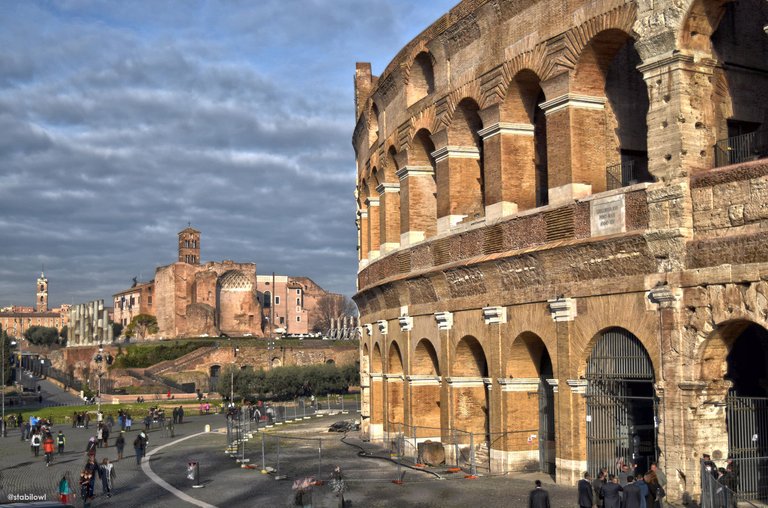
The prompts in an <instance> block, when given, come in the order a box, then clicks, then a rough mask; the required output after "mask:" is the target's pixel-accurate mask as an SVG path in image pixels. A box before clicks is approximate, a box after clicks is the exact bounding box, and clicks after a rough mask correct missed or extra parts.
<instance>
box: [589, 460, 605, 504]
mask: <svg viewBox="0 0 768 508" xmlns="http://www.w3.org/2000/svg"><path fill="white" fill-rule="evenodd" d="M603 485H605V468H602V469H600V472H599V473H597V478H595V479H594V480H592V492H593V499H594V500H595V506H597V508H602V506H603V498H602V493H601V490H602V488H603Z"/></svg>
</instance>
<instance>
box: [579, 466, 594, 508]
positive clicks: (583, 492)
mask: <svg viewBox="0 0 768 508" xmlns="http://www.w3.org/2000/svg"><path fill="white" fill-rule="evenodd" d="M591 479H592V475H590V474H589V472H586V473H584V478H582V479H581V480H579V506H580V507H581V508H592V505H593V504H594V494H593V493H592V482H591V481H590V480H591Z"/></svg>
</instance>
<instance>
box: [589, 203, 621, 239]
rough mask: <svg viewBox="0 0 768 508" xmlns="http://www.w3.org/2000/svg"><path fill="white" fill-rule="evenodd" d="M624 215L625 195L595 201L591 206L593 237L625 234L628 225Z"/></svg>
mask: <svg viewBox="0 0 768 508" xmlns="http://www.w3.org/2000/svg"><path fill="white" fill-rule="evenodd" d="M624 215H625V206H624V194H621V195H618V196H611V197H609V198H601V199H595V200H594V201H592V204H591V206H590V221H591V230H592V236H602V235H611V234H614V233H623V232H625V231H626V230H627V225H626V222H625V220H624Z"/></svg>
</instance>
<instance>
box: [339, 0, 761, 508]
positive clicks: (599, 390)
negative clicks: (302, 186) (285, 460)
mask: <svg viewBox="0 0 768 508" xmlns="http://www.w3.org/2000/svg"><path fill="white" fill-rule="evenodd" d="M766 32H768V3H766V2H765V1H764V0H739V1H737V2H725V1H721V0H655V1H650V0H637V1H636V2H632V1H624V0H593V1H584V0H573V1H570V2H562V1H560V0H465V1H463V2H461V3H459V4H458V5H456V7H454V8H453V9H452V10H451V11H450V12H448V13H446V14H445V15H443V16H442V17H441V18H440V19H438V20H437V21H436V22H435V23H433V24H432V25H431V26H429V27H427V28H426V29H425V30H424V31H423V32H422V33H421V34H419V35H418V36H417V37H416V38H415V39H413V40H412V41H411V42H409V43H408V44H407V45H406V46H405V47H404V48H402V49H401V50H400V51H399V52H398V53H397V55H396V56H395V57H394V59H393V60H392V61H391V63H389V65H388V66H387V67H386V68H385V69H384V71H383V72H382V73H381V75H379V76H374V75H373V74H372V72H371V66H370V64H366V63H358V64H357V68H356V76H355V102H356V115H357V123H356V127H355V131H354V135H353V145H354V148H355V152H356V158H357V168H358V174H357V191H356V197H357V222H358V231H359V236H358V240H359V244H358V245H359V271H358V281H357V282H358V293H357V295H356V296H355V300H356V302H357V304H358V306H359V308H360V313H361V323H363V340H362V341H361V350H360V355H361V371H362V372H361V374H362V376H361V377H362V385H363V393H364V405H363V421H362V423H363V431H364V433H365V434H366V435H367V436H368V437H369V438H370V439H371V440H374V441H383V442H392V441H394V440H396V439H397V438H401V439H402V441H401V442H403V443H404V444H405V448H406V450H416V449H417V447H418V444H419V443H421V442H423V441H427V440H430V441H432V442H439V443H442V445H443V448H444V453H445V455H446V461H447V462H449V463H454V464H456V463H461V461H462V460H463V459H465V458H466V454H465V450H466V449H467V448H468V447H469V448H470V450H471V455H472V456H474V462H475V466H476V467H477V470H478V471H479V472H481V473H486V474H494V473H504V472H510V471H520V470H538V471H542V472H543V473H547V474H551V475H552V476H553V477H554V478H555V479H556V481H557V482H558V483H562V484H575V483H576V481H577V480H578V479H579V478H580V477H581V475H582V473H583V472H584V471H590V472H592V473H596V472H597V471H598V469H599V468H601V467H608V469H609V470H610V471H612V472H613V471H615V470H616V469H617V468H618V467H619V465H620V464H622V463H635V464H637V465H638V472H643V471H645V470H647V469H648V468H649V467H650V464H651V463H652V462H658V463H659V465H660V468H661V469H662V470H663V471H665V472H666V476H667V477H668V485H667V494H668V498H669V499H670V501H672V500H681V499H685V498H686V497H687V496H693V497H694V498H698V496H699V495H700V494H701V493H702V490H703V489H702V483H703V482H704V481H709V480H703V478H704V477H703V476H702V474H701V460H702V457H703V455H704V454H709V455H711V456H712V459H713V460H714V461H715V463H716V464H717V465H718V466H725V465H726V460H727V458H728V457H732V458H734V459H735V461H736V463H737V464H738V465H739V469H740V473H739V475H738V490H737V492H738V495H739V496H740V498H741V499H762V500H763V501H765V500H766V499H768V458H766V457H768V331H767V330H768V248H767V247H766V245H768V243H767V242H768V159H765V157H767V156H768V123H766V121H767V120H768V93H766V92H768V35H767V34H766ZM414 453H415V452H414Z"/></svg>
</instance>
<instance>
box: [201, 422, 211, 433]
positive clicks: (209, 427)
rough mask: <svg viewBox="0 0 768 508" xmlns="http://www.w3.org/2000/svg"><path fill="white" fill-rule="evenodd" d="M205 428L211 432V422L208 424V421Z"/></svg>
mask: <svg viewBox="0 0 768 508" xmlns="http://www.w3.org/2000/svg"><path fill="white" fill-rule="evenodd" d="M203 430H204V431H205V432H210V431H211V425H210V424H208V423H207V424H205V427H204V428H203Z"/></svg>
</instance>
